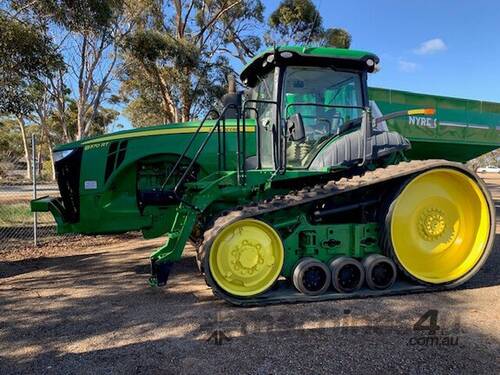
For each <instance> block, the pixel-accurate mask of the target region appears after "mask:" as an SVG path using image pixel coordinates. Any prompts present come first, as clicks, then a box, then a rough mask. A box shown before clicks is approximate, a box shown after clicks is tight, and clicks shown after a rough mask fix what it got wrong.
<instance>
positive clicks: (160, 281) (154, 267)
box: [149, 259, 174, 287]
mask: <svg viewBox="0 0 500 375" xmlns="http://www.w3.org/2000/svg"><path fill="white" fill-rule="evenodd" d="M173 265H174V263H173V262H161V263H158V262H156V261H155V260H153V259H151V277H150V278H149V285H150V286H152V287H156V286H165V285H167V281H168V277H169V275H170V271H171V270H172V266H173Z"/></svg>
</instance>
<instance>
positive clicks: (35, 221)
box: [31, 134, 38, 247]
mask: <svg viewBox="0 0 500 375" xmlns="http://www.w3.org/2000/svg"><path fill="white" fill-rule="evenodd" d="M31 166H32V172H31V175H32V176H33V177H32V180H33V199H36V171H37V167H36V137H35V134H32V135H31ZM37 227H38V217H37V213H36V212H33V245H34V246H35V247H36V246H38V239H37Z"/></svg>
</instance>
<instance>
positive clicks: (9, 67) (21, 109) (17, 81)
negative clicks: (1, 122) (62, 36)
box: [0, 13, 62, 115]
mask: <svg viewBox="0 0 500 375" xmlns="http://www.w3.org/2000/svg"><path fill="white" fill-rule="evenodd" d="M0 35H1V36H2V37H1V38H0V114H15V115H21V114H26V113H29V112H31V111H32V110H33V104H34V101H35V100H34V98H33V96H32V95H31V92H30V86H32V85H34V84H37V83H40V82H41V81H42V80H44V79H46V78H47V77H50V76H52V74H53V72H54V70H56V69H58V68H61V67H62V57H61V55H60V54H59V53H58V52H57V51H56V48H55V46H54V43H53V42H52V40H51V39H50V38H49V37H48V36H47V35H46V34H44V33H43V30H41V29H39V28H37V27H36V26H34V25H30V24H26V23H23V22H20V21H18V20H15V19H12V18H9V17H8V16H7V15H6V14H3V13H0Z"/></svg>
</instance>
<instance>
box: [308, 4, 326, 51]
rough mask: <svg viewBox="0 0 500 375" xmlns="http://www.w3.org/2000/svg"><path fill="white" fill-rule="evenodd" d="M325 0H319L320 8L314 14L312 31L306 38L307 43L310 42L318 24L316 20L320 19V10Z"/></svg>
mask: <svg viewBox="0 0 500 375" xmlns="http://www.w3.org/2000/svg"><path fill="white" fill-rule="evenodd" d="M322 1H323V0H319V3H318V10H317V11H316V15H315V16H314V21H313V23H312V27H311V31H310V32H309V36H308V37H307V40H306V43H305V44H306V45H307V44H309V42H310V41H311V37H312V33H313V30H314V28H315V26H316V21H317V20H318V17H319V10H320V9H321V2H322Z"/></svg>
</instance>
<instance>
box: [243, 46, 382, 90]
mask: <svg viewBox="0 0 500 375" xmlns="http://www.w3.org/2000/svg"><path fill="white" fill-rule="evenodd" d="M378 62H379V58H378V57H377V55H375V54H373V53H370V52H366V51H357V50H351V49H343V48H331V47H311V46H303V47H300V46H279V47H274V48H268V49H267V50H265V51H263V52H262V53H260V54H259V55H257V56H255V57H254V58H253V59H252V60H251V61H250V63H248V64H247V65H246V66H245V68H244V69H243V71H242V72H241V75H240V78H241V80H242V82H243V83H245V84H246V85H247V86H249V87H253V86H254V85H255V84H256V83H257V78H258V77H259V76H261V75H262V74H265V73H267V72H268V71H270V70H271V69H272V68H273V67H274V66H276V65H305V66H331V67H333V68H336V69H353V70H364V71H367V72H373V71H374V70H375V66H376V64H377V63H378Z"/></svg>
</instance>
